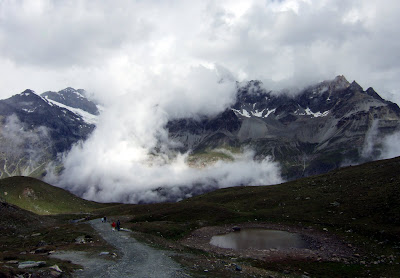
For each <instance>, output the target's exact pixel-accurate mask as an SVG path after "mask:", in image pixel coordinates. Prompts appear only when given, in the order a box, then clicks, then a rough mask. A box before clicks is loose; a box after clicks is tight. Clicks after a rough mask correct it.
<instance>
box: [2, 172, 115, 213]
mask: <svg viewBox="0 0 400 278" xmlns="http://www.w3.org/2000/svg"><path fill="white" fill-rule="evenodd" d="M0 196H1V198H2V199H3V200H4V201H6V202H8V203H10V204H14V205H16V206H18V207H20V208H23V209H26V210H29V211H32V212H34V213H37V214H42V215H43V214H66V213H81V212H83V213H86V212H90V211H93V210H94V209H98V208H103V207H107V206H110V205H111V204H100V203H96V202H91V201H87V200H83V199H81V198H79V197H77V196H75V195H73V194H71V193H69V192H68V191H66V190H64V189H61V188H58V187H54V186H51V185H49V184H47V183H45V182H42V181H40V180H37V179H34V178H29V177H11V178H6V179H1V180H0Z"/></svg>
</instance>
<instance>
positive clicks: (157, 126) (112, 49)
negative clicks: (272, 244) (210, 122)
mask: <svg viewBox="0 0 400 278" xmlns="http://www.w3.org/2000/svg"><path fill="white" fill-rule="evenodd" d="M399 12H400V2H399V3H398V2H396V1H391V0H383V1H379V2H378V1H375V0H362V1H361V0H355V1H344V0H331V1H328V0H324V1H321V0H307V1H306V0H283V1H272V0H269V1H255V0H253V1H240V0H237V1H236V0H222V1H211V0H208V1H183V0H170V1H158V0H149V1H140V0H136V1H128V0H123V1H118V2H116V1H111V0H105V1H101V2H98V1H96V2H93V1H83V0H73V1H50V0H36V1H29V0H26V1H23V0H21V1H1V2H0V22H1V24H0V75H1V76H2V87H1V90H0V96H2V97H6V96H10V95H11V94H15V93H19V92H21V91H23V90H24V89H26V88H31V89H33V90H35V91H37V92H42V91H46V90H59V89H62V88H65V87H68V86H72V87H75V88H84V89H86V90H88V91H90V92H94V93H96V95H97V97H98V98H99V99H101V100H102V101H103V102H105V103H106V104H107V106H109V110H108V112H106V113H105V114H104V115H103V117H102V122H100V125H99V127H98V129H97V130H96V132H95V133H94V135H93V137H92V138H90V139H89V141H88V143H87V144H85V145H84V146H83V147H82V148H81V149H79V148H78V147H77V149H75V150H73V151H72V154H71V157H70V159H71V160H70V166H69V167H70V168H69V169H70V170H71V171H72V172H71V173H74V174H75V176H80V175H81V176H83V177H86V178H87V179H89V180H88V181H90V180H91V179H93V178H94V177H96V175H99V174H101V171H104V172H107V171H109V169H112V171H114V172H115V175H113V178H111V180H110V182H111V181H112V182H114V183H115V184H120V183H118V182H116V181H115V180H116V178H115V177H117V176H119V177H125V174H126V176H129V177H133V176H132V175H133V174H131V171H132V170H133V169H136V168H135V167H136V166H135V165H137V163H138V161H139V162H143V161H144V160H146V159H147V156H146V152H147V151H148V150H150V149H152V148H154V146H155V145H156V144H157V143H156V142H157V140H159V139H160V138H161V139H163V140H164V139H165V138H166V136H167V135H166V131H165V130H164V129H163V126H164V124H165V123H166V121H167V119H168V118H171V117H183V116H190V115H194V114H198V113H200V114H215V113H217V112H218V111H221V110H223V108H224V107H225V106H227V105H228V104H229V103H231V102H232V101H233V99H234V83H233V82H232V80H238V81H243V80H246V79H260V80H262V81H263V82H264V83H265V84H266V85H267V86H268V87H270V88H272V89H281V88H282V87H287V86H289V87H293V86H297V87H301V86H304V85H308V84H310V83H313V82H317V81H321V80H324V79H332V78H333V77H334V76H336V75H339V74H344V75H345V76H346V77H347V78H348V79H349V80H350V81H352V80H357V81H358V82H359V83H360V84H361V85H362V86H363V87H365V88H367V87H369V86H373V87H374V88H375V89H376V91H377V92H378V93H379V94H381V95H382V97H384V98H389V99H390V100H392V101H395V102H398V103H399V102H400V96H399V94H400V91H399V88H400V81H399V79H398V76H399V74H400V63H399V61H400V57H399V55H400V54H399V51H398V49H400V40H399V38H400V29H399V28H398V27H397V26H399V23H400V19H399V17H398V14H399ZM221 79H222V80H224V82H222V83H219V81H220V80H221ZM164 141H165V140H164ZM96 148H98V149H96ZM78 150H79V151H78ZM79 153H81V156H79V155H78V154H79ZM73 154H76V156H75V155H73ZM109 154H110V155H109ZM111 154H118V155H114V156H112V155H111ZM72 157H75V159H76V161H74V159H72ZM107 157H110V158H109V159H108V158H107ZM80 159H81V160H80ZM80 161H85V162H87V163H88V164H90V163H91V164H92V165H93V167H89V168H87V167H81V169H80V170H79V167H78V166H75V164H74V163H73V162H76V164H77V165H80V163H79V162H80ZM119 161H123V162H124V163H119ZM124 165H126V166H124ZM117 166H120V167H117ZM168 167H172V166H168ZM168 167H167V166H162V167H160V169H161V170H157V171H161V172H160V173H158V172H157V171H156V170H154V171H156V172H151V171H150V172H146V171H144V173H153V174H154V175H153V174H152V175H149V176H147V177H146V178H154V179H155V177H158V176H157V175H160V178H161V177H164V176H163V174H165V173H167V172H168V171H169V170H170V169H169V168H168ZM140 169H141V168H140ZM166 169H167V170H168V171H167V170H166ZM78 170H79V171H82V172H79V171H78ZM152 171H153V170H152ZM139 172H140V171H139ZM100 176H102V177H103V176H104V180H107V179H106V177H105V175H100ZM98 179H99V178H98V177H97V178H96V180H93V181H92V182H90V183H89V184H96V182H98ZM143 180H144V179H143ZM129 181H132V180H129ZM81 182H82V183H84V181H83V180H81ZM138 183H139V184H140V182H138ZM160 183H161V182H159V183H157V182H154V183H152V184H160ZM126 184H128V183H126ZM130 184H131V183H130ZM127 186H128V185H127ZM92 188H94V187H92ZM98 190H106V189H104V188H103V189H101V188H99V189H98ZM116 190H117V189H116ZM95 192H96V191H95V190H94V191H93V194H94V195H93V196H95V195H96V194H95Z"/></svg>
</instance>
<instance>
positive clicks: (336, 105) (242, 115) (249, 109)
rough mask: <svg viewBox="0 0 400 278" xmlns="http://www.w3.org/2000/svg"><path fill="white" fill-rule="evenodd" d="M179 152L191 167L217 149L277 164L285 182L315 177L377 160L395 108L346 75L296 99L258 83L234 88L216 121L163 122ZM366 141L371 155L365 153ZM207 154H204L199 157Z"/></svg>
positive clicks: (395, 118)
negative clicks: (234, 97)
mask: <svg viewBox="0 0 400 278" xmlns="http://www.w3.org/2000/svg"><path fill="white" fill-rule="evenodd" d="M167 127H168V129H169V136H170V137H171V138H172V139H174V140H175V141H177V142H179V143H180V147H178V149H179V150H180V151H188V150H193V155H192V162H194V164H197V165H201V164H202V163H198V161H196V160H202V159H204V157H207V159H208V160H213V159H212V158H211V159H210V156H213V155H215V156H218V155H220V154H221V152H219V149H221V148H225V149H231V150H232V149H233V150H235V149H236V150H237V149H243V148H245V147H249V148H251V149H253V150H254V151H255V157H256V159H263V158H265V157H266V156H270V157H272V159H273V160H275V161H278V162H280V164H281V166H282V170H283V175H284V177H285V178H287V179H295V178H299V177H302V176H309V175H313V174H320V173H324V172H327V171H329V170H332V169H335V168H338V167H340V166H341V165H343V164H345V163H354V164H356V163H361V162H365V161H368V160H373V159H377V158H378V157H379V147H380V145H379V144H380V142H379V141H378V140H376V141H373V142H367V141H368V140H370V139H371V138H370V137H371V136H369V137H368V134H370V133H371V132H372V131H374V133H376V135H378V136H377V137H380V138H382V137H383V136H384V135H388V134H392V133H394V132H396V131H399V130H400V109H399V107H398V105H397V104H395V103H392V102H390V101H386V100H384V99H382V98H381V97H380V96H379V95H378V94H377V93H376V92H375V91H374V89H372V88H368V89H367V90H366V91H364V90H363V88H361V86H360V85H358V84H357V83H356V82H355V81H354V82H352V83H349V82H348V81H347V80H346V78H345V77H344V76H337V77H336V78H335V79H334V80H331V81H324V82H321V83H319V84H316V85H313V86H310V87H308V88H306V89H304V90H303V91H302V92H300V93H298V94H296V95H290V94H289V93H284V92H283V93H282V92H281V93H279V94H278V93H276V92H272V91H267V90H266V89H265V88H263V86H262V83H261V82H259V81H250V82H247V83H244V84H238V93H237V101H236V103H235V104H234V105H233V106H232V107H230V108H228V109H226V110H225V111H224V112H223V113H221V114H219V115H217V116H215V117H213V118H207V117H204V118H200V119H197V120H195V119H192V118H190V119H179V120H174V121H170V122H169V123H168V125H167ZM366 144H368V149H369V150H368V152H366V151H365V148H366ZM205 153H206V154H207V153H208V154H209V155H208V156H204V154H205Z"/></svg>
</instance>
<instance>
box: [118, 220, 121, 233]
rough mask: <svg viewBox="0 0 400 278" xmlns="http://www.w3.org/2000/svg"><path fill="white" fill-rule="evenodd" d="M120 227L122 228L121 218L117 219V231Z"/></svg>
mask: <svg viewBox="0 0 400 278" xmlns="http://www.w3.org/2000/svg"><path fill="white" fill-rule="evenodd" d="M119 229H121V222H119V219H118V220H117V231H119Z"/></svg>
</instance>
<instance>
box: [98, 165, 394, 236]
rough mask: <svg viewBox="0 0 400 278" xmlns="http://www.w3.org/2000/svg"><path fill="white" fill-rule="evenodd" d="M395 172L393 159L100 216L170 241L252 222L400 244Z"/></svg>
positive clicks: (124, 207)
mask: <svg viewBox="0 0 400 278" xmlns="http://www.w3.org/2000/svg"><path fill="white" fill-rule="evenodd" d="M399 170H400V158H394V159H389V160H382V161H375V162H370V163H366V164H363V165H359V166H350V167H346V168H342V169H339V170H336V171H333V172H330V173H328V174H323V175H319V176H313V177H308V178H303V179H299V180H295V181H291V182H287V183H283V184H279V185H272V186H242V187H232V188H225V189H220V190H217V191H214V192H210V193H207V194H204V195H200V196H197V197H193V198H190V199H186V200H183V201H181V202H178V203H164V204H150V205H119V206H115V207H112V208H109V209H104V213H107V214H115V215H131V216H132V222H134V223H136V226H137V228H138V229H140V228H141V227H142V229H143V231H147V232H154V233H161V234H162V233H165V235H164V236H167V237H168V236H171V237H174V238H176V237H177V236H178V237H179V236H184V235H185V234H187V233H188V232H190V231H191V230H192V229H194V228H196V227H199V226H205V225H216V224H224V223H241V222H249V221H250V222H281V223H288V224H295V225H297V224H299V223H301V224H302V225H311V224H316V225H320V226H322V225H323V226H324V227H328V228H329V227H335V228H340V229H352V230H354V231H359V232H360V233H365V234H371V233H372V234H375V233H376V234H379V235H380V236H382V235H386V236H388V237H394V238H397V239H400V171H399ZM168 223H169V224H168ZM171 223H179V225H172V226H174V230H175V233H171V232H168V227H169V226H170V225H171ZM199 223H201V224H199ZM164 225H166V226H165V227H164ZM167 226H168V227H167ZM176 233H178V234H176Z"/></svg>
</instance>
